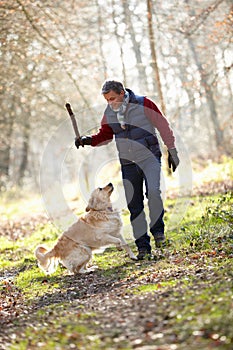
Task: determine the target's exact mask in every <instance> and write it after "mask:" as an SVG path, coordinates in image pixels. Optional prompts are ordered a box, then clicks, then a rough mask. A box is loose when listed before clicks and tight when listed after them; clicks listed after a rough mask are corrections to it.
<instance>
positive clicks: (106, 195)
mask: <svg viewBox="0 0 233 350" xmlns="http://www.w3.org/2000/svg"><path fill="white" fill-rule="evenodd" d="M113 190H114V187H113V184H112V183H109V184H108V185H107V186H105V187H98V188H96V189H95V190H94V191H93V192H92V194H91V198H90V199H89V202H88V205H87V207H86V211H89V210H91V209H92V210H97V211H101V210H106V209H107V208H111V207H112V205H111V200H110V196H111V194H112V192H113Z"/></svg>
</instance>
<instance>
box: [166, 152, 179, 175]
mask: <svg viewBox="0 0 233 350" xmlns="http://www.w3.org/2000/svg"><path fill="white" fill-rule="evenodd" d="M179 163H180V160H179V158H178V154H177V150H176V148H170V149H169V150H168V167H169V169H171V167H172V171H173V172H174V171H175V170H176V168H177V167H178V165H179Z"/></svg>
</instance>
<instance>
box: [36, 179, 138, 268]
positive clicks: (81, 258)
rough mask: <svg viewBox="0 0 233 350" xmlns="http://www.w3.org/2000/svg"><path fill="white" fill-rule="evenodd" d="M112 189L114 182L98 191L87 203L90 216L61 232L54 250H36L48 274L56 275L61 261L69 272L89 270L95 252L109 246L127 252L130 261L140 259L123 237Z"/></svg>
mask: <svg viewBox="0 0 233 350" xmlns="http://www.w3.org/2000/svg"><path fill="white" fill-rule="evenodd" d="M113 189H114V187H113V185H112V184H111V183H109V184H108V185H107V186H105V187H103V188H100V187H99V188H97V189H95V190H94V191H93V192H92V194H91V197H90V200H89V202H88V205H87V208H86V211H87V213H86V214H85V215H83V216H82V217H80V218H79V219H78V221H77V222H76V223H74V224H73V225H72V226H70V227H69V228H68V229H67V230H66V231H65V232H63V233H62V235H61V236H60V238H59V239H58V241H57V243H56V244H55V246H54V247H53V248H52V249H51V250H48V249H47V248H45V247H43V246H38V247H37V248H36V249H35V256H36V258H37V260H38V265H39V267H40V268H41V269H42V270H43V271H44V272H45V273H48V274H50V273H53V272H54V271H55V270H56V268H57V266H58V263H59V262H60V263H61V264H62V265H63V266H65V267H66V268H67V269H68V270H69V272H70V273H85V272H87V271H90V269H87V268H86V265H87V263H88V262H89V261H90V260H91V258H92V252H93V251H94V250H96V249H99V248H102V247H105V246H109V245H115V246H117V247H118V248H120V249H121V248H123V249H125V251H126V252H127V254H128V255H129V257H130V258H131V259H133V260H137V258H136V256H135V255H134V253H133V252H132V251H131V249H130V247H129V246H128V244H127V243H126V241H125V240H124V238H123V236H122V234H121V228H122V221H121V218H120V214H119V212H118V211H116V210H113V208H112V204H111V200H110V196H111V194H112V192H113Z"/></svg>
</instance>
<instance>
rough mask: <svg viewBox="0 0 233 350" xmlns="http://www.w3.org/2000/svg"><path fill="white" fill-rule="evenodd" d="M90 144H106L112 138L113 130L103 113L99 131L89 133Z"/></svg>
mask: <svg viewBox="0 0 233 350" xmlns="http://www.w3.org/2000/svg"><path fill="white" fill-rule="evenodd" d="M91 138H92V142H91V145H92V146H98V145H100V144H101V145H106V144H107V143H109V142H111V141H112V139H113V131H112V128H110V126H109V125H108V123H107V119H106V116H105V115H104V116H103V118H102V120H101V127H100V129H99V131H98V132H97V133H96V134H93V135H91Z"/></svg>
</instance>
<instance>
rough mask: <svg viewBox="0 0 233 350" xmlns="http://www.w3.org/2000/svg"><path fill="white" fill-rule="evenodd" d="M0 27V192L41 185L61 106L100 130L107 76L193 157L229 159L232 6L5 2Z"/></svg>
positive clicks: (183, 0) (0, 5)
mask: <svg viewBox="0 0 233 350" xmlns="http://www.w3.org/2000/svg"><path fill="white" fill-rule="evenodd" d="M0 21H1V34H0V57H1V66H0V75H1V81H0V103H1V115H0V134H1V139H0V188H1V191H4V190H6V189H9V188H12V186H18V185H20V186H22V185H24V186H29V187H30V188H34V187H35V188H36V187H37V186H38V182H39V179H38V173H39V170H40V161H41V157H42V154H43V151H44V148H45V147H46V144H47V143H48V141H49V139H50V138H51V135H52V134H53V132H56V130H57V128H58V127H59V126H60V125H61V123H63V122H64V121H65V120H67V113H66V111H65V109H64V104H65V102H67V101H69V102H70V103H71V104H72V106H73V108H74V110H75V112H76V113H77V115H78V121H79V126H80V128H81V130H82V132H86V131H87V130H89V129H90V128H93V127H96V126H98V125H99V122H100V120H101V117H102V112H103V110H104V106H105V104H104V101H103V97H102V96H101V93H100V91H101V86H102V83H103V82H104V80H105V79H108V78H116V79H118V80H122V81H123V82H124V84H125V85H126V87H129V88H131V89H133V90H134V91H135V93H138V94H144V95H147V96H149V97H150V98H152V99H153V100H154V101H155V102H156V103H157V104H158V106H160V108H161V109H162V110H163V112H164V113H165V114H166V116H167V118H168V119H169V121H170V123H171V124H172V126H173V127H174V128H175V130H177V131H178V133H179V135H180V137H181V138H182V141H183V144H185V147H186V148H187V150H188V153H189V156H190V157H191V159H192V160H195V159H198V161H204V162H205V161H206V159H207V158H208V159H213V160H216V159H217V160H218V159H219V157H220V156H222V155H227V156H230V155H232V151H233V143H232V131H233V130H232V129H233V125H232V78H233V73H232V57H233V55H232V2H231V1H230V0H201V1H199V0H196V1H190V0H175V1H162V0H157V1H149V0H148V1H138V0H129V1H124V0H122V1H115V0H111V1H108V0H107V1H103V0H93V1H75V0H66V1H59V0H57V1H56V2H54V1H52V0H44V1H32V0H7V1H6V0H3V1H0ZM69 142H70V144H72V143H73V133H72V130H70V134H69ZM62 143H63V141H62V139H60V140H58V141H57V143H56V144H55V145H54V149H55V151H56V152H57V153H56V154H59V149H60V147H63V146H64V145H63V144H62ZM56 154H55V155H54V157H53V156H51V162H52V161H53V159H54V158H56Z"/></svg>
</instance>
